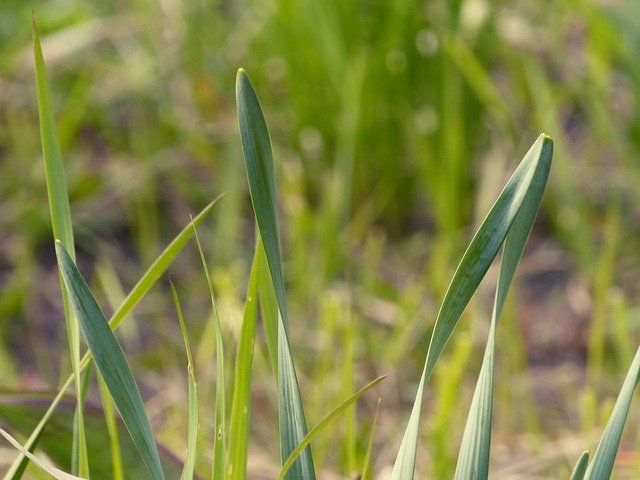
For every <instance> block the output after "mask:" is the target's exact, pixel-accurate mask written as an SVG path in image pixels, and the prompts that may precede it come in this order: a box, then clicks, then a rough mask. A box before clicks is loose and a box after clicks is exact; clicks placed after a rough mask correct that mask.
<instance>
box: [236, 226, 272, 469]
mask: <svg viewBox="0 0 640 480" xmlns="http://www.w3.org/2000/svg"><path fill="white" fill-rule="evenodd" d="M263 268H265V265H264V255H263V254H262V245H261V244H260V239H259V238H258V241H257V245H256V250H255V253H254V256H253V263H252V264H251V273H250V274H249V287H248V289H247V298H246V299H245V302H244V311H243V314H242V327H241V329H240V338H239V339H238V351H237V353H236V365H235V376H234V382H233V400H232V402H231V417H230V418H229V460H228V466H227V467H228V470H227V474H228V475H227V477H228V478H229V479H230V480H245V478H246V477H247V457H248V452H249V419H250V412H251V378H252V371H253V343H254V338H255V331H256V320H257V319H258V276H259V271H260V269H263Z"/></svg>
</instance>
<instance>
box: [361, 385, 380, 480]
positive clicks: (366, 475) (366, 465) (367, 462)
mask: <svg viewBox="0 0 640 480" xmlns="http://www.w3.org/2000/svg"><path fill="white" fill-rule="evenodd" d="M379 414H380V398H378V404H377V405H376V415H375V416H374V417H373V424H372V425H371V433H370V434H369V442H368V443H367V453H366V454H365V456H364V462H362V475H361V478H362V480H371V455H372V453H373V441H374V440H375V437H376V428H377V425H378V415H379Z"/></svg>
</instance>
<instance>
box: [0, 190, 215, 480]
mask: <svg viewBox="0 0 640 480" xmlns="http://www.w3.org/2000/svg"><path fill="white" fill-rule="evenodd" d="M220 198H222V196H219V197H217V198H215V199H214V200H213V201H211V202H210V203H209V204H208V205H207V206H206V207H204V208H203V209H202V211H201V212H200V213H199V214H198V215H197V216H196V217H195V218H194V219H193V220H192V221H191V222H189V224H188V225H187V226H186V227H184V228H183V229H182V231H181V232H180V233H179V234H178V235H177V236H176V237H175V238H174V239H173V240H172V241H171V243H170V244H169V245H168V246H167V247H166V248H165V249H164V250H163V252H162V253H161V254H160V255H159V256H158V258H157V259H156V260H155V262H153V264H152V265H151V266H150V267H149V268H148V269H147V271H146V272H145V273H144V275H142V277H141V278H140V280H138V283H136V284H135V286H134V287H133V288H132V289H131V291H130V292H129V294H128V295H127V297H126V298H125V299H124V300H123V302H122V304H120V306H119V307H118V309H117V310H116V311H115V312H114V314H113V315H112V316H111V319H110V320H109V326H110V327H111V329H112V330H115V329H116V328H117V327H118V325H120V323H122V321H123V320H124V319H125V317H126V316H127V315H128V314H129V313H130V312H131V311H132V310H133V309H134V308H135V306H136V305H137V304H138V302H139V301H140V300H142V298H143V297H144V296H145V295H146V293H147V292H148V291H149V290H150V289H151V287H152V286H153V285H154V284H155V283H156V281H158V279H159V278H160V276H161V275H162V274H163V273H164V272H165V270H166V269H167V268H168V267H169V265H170V264H171V262H172V261H173V259H174V258H175V257H176V255H178V253H180V252H181V251H182V249H183V248H184V246H185V245H186V244H187V242H188V241H189V239H190V238H191V236H192V235H193V232H194V230H193V226H194V225H195V226H196V227H197V226H198V225H200V224H202V222H203V221H204V220H205V218H207V216H208V215H209V214H210V213H211V211H212V210H213V207H214V206H215V205H216V204H217V203H218V200H220ZM92 358H93V356H92V354H91V351H88V352H86V353H85V355H84V356H83V357H82V361H81V362H80V369H81V370H84V369H85V368H86V367H87V365H89V362H91V359H92ZM73 378H74V377H73V375H71V376H70V377H69V378H67V380H66V382H64V383H63V384H62V386H61V387H60V390H59V391H58V394H57V395H56V397H55V398H54V399H53V402H51V405H50V406H49V408H48V409H47V411H46V412H45V414H44V416H43V417H42V419H41V420H40V422H39V423H38V425H37V426H36V428H35V429H34V430H33V432H31V435H30V436H29V439H28V440H27V443H26V444H25V448H26V449H27V450H29V451H32V450H33V448H35V445H36V444H37V442H38V440H39V438H40V436H41V435H42V432H43V430H44V427H45V426H46V425H47V423H48V421H49V419H50V418H51V415H53V412H55V411H56V408H57V406H58V405H59V404H60V401H61V400H62V398H63V396H64V394H65V392H66V391H67V389H68V388H69V387H70V386H71V383H72V382H73ZM28 462H29V459H28V457H26V456H24V455H22V454H20V455H19V456H18V457H17V458H16V459H15V461H14V462H13V464H12V465H11V467H10V468H9V470H8V471H7V473H6V474H5V475H4V477H3V480H17V479H19V478H21V476H22V473H23V472H24V469H25V468H26V465H27V463H28Z"/></svg>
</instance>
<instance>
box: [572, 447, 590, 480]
mask: <svg viewBox="0 0 640 480" xmlns="http://www.w3.org/2000/svg"><path fill="white" fill-rule="evenodd" d="M588 464H589V451H588V450H586V451H584V452H582V455H580V458H579V459H578V463H576V466H575V468H574V469H573V472H572V473H571V477H570V478H569V480H583V478H584V476H585V474H586V473H587V465H588Z"/></svg>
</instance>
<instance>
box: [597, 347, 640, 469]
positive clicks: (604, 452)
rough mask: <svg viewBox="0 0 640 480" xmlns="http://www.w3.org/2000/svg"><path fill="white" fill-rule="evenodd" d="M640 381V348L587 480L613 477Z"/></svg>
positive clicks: (619, 395)
mask: <svg viewBox="0 0 640 480" xmlns="http://www.w3.org/2000/svg"><path fill="white" fill-rule="evenodd" d="M639 380H640V348H639V349H638V350H637V352H636V356H635V357H634V359H633V362H632V363H631V367H630V368H629V371H628V372H627V377H626V378H625V380H624V383H623V384H622V389H621V390H620V393H619V394H618V399H617V400H616V404H615V405H614V407H613V411H612V412H611V416H610V417H609V421H608V422H607V426H606V427H605V429H604V433H603V434H602V438H601V439H600V443H599V444H598V448H597V449H596V452H595V453H594V455H593V461H592V462H591V465H589V468H588V469H587V473H586V475H585V477H584V478H585V480H607V479H608V478H610V477H611V472H612V471H613V464H614V462H615V460H616V454H617V453H618V447H619V446H620V438H621V437H622V430H623V429H624V424H625V422H626V420H627V415H628V413H629V406H630V405H631V399H632V398H633V392H634V390H635V388H636V386H637V385H638V381H639Z"/></svg>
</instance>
